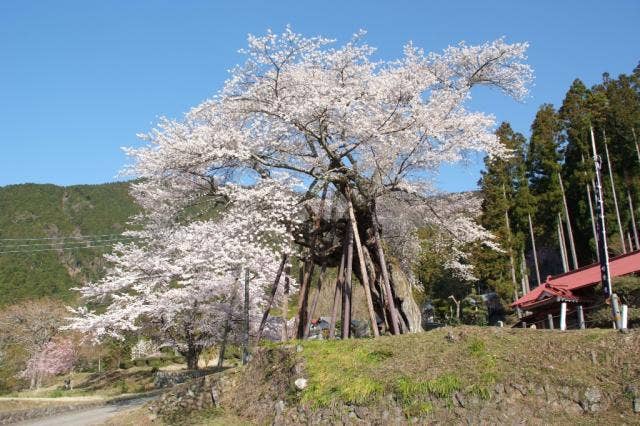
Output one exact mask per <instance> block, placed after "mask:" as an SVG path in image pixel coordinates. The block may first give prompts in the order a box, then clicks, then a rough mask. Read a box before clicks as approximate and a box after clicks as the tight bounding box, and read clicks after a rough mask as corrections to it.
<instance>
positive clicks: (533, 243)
mask: <svg viewBox="0 0 640 426" xmlns="http://www.w3.org/2000/svg"><path fill="white" fill-rule="evenodd" d="M527 217H528V219H529V235H530V236H531V250H532V251H533V263H534V264H535V267H536V279H537V282H536V287H537V286H539V285H540V284H542V280H540V267H539V266H538V253H537V251H536V237H535V236H534V235H533V223H532V222H531V213H528V214H527Z"/></svg>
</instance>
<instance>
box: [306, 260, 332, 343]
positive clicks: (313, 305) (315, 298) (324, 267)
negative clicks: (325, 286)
mask: <svg viewBox="0 0 640 426" xmlns="http://www.w3.org/2000/svg"><path fill="white" fill-rule="evenodd" d="M326 271H327V264H326V262H325V263H324V264H323V265H322V268H320V276H319V277H318V285H317V287H318V288H317V291H316V293H315V295H314V296H313V302H311V313H310V315H309V318H308V319H307V323H306V325H305V327H304V338H305V339H306V338H308V337H309V331H310V330H311V320H313V318H315V315H316V308H317V307H318V299H319V298H320V292H321V291H322V282H323V281H324V274H325V272H326Z"/></svg>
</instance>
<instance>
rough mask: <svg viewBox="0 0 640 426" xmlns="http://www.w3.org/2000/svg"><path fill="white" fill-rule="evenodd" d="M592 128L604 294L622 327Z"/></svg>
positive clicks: (598, 162)
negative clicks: (612, 277) (615, 292)
mask: <svg viewBox="0 0 640 426" xmlns="http://www.w3.org/2000/svg"><path fill="white" fill-rule="evenodd" d="M590 130H591V146H592V148H593V162H594V164H595V166H596V182H595V187H594V188H593V189H594V191H593V192H594V195H595V199H596V215H597V221H596V230H597V231H598V251H599V255H600V276H601V280H602V290H603V293H604V296H605V297H607V298H611V311H612V314H613V319H614V321H615V323H616V327H617V328H618V329H620V328H621V327H622V318H621V317H620V309H619V307H618V297H617V296H616V295H615V294H614V293H613V289H612V288H611V271H610V270H609V251H608V247H607V230H606V227H605V222H604V200H603V197H602V181H601V178H600V172H601V170H602V158H600V156H599V155H598V152H597V151H596V139H595V137H594V136H593V128H591V129H590Z"/></svg>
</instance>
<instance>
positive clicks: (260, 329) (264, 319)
mask: <svg viewBox="0 0 640 426" xmlns="http://www.w3.org/2000/svg"><path fill="white" fill-rule="evenodd" d="M288 259H289V255H288V254H283V255H282V260H281V261H280V266H279V267H278V272H277V273H276V278H275V280H274V281H273V286H272V287H271V291H270V292H269V300H268V301H267V307H266V309H265V310H264V313H263V314H262V320H261V321H260V326H259V327H258V336H257V337H256V343H260V339H261V338H262V333H263V332H264V326H265V325H266V324H267V318H268V317H269V312H270V311H271V305H273V299H274V298H275V297H276V293H277V291H278V284H279V283H280V277H281V276H282V271H284V266H285V265H286V263H287V260H288Z"/></svg>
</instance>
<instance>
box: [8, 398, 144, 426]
mask: <svg viewBox="0 0 640 426" xmlns="http://www.w3.org/2000/svg"><path fill="white" fill-rule="evenodd" d="M153 399H154V397H147V398H138V399H131V400H128V401H123V402H118V403H115V404H109V405H104V406H100V407H94V408H88V409H86V410H78V411H71V412H69V413H62V414H56V415H55V416H50V417H41V418H38V419H33V420H27V421H24V422H21V423H17V424H18V425H22V426H58V425H59V426H63V425H64V426H88V425H99V424H102V423H104V422H106V421H107V420H109V419H110V418H111V417H113V416H115V415H116V414H118V413H121V412H123V411H126V410H129V409H131V408H135V407H139V406H141V405H142V404H144V403H145V402H149V401H151V400H153Z"/></svg>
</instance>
